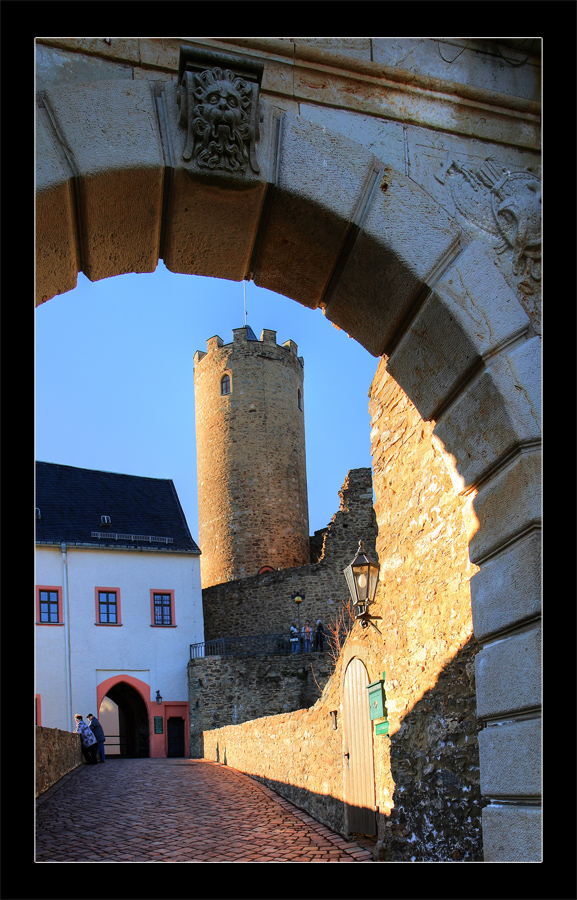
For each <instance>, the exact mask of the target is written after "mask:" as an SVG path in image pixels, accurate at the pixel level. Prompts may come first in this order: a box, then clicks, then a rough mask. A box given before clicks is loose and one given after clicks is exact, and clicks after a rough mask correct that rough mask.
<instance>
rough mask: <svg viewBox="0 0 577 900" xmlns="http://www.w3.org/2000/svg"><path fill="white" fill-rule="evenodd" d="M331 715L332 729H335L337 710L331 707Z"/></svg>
mask: <svg viewBox="0 0 577 900" xmlns="http://www.w3.org/2000/svg"><path fill="white" fill-rule="evenodd" d="M331 716H332V717H333V731H336V730H337V710H336V709H331Z"/></svg>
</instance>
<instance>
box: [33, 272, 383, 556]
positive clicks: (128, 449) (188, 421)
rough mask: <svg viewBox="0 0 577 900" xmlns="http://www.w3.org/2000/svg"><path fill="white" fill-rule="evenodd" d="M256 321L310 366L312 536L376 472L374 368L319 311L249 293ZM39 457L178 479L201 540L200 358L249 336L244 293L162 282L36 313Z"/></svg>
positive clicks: (107, 287)
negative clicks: (354, 484)
mask: <svg viewBox="0 0 577 900" xmlns="http://www.w3.org/2000/svg"><path fill="white" fill-rule="evenodd" d="M246 306H247V323H248V324H249V325H250V326H251V328H252V329H253V331H254V332H255V334H256V335H257V337H260V334H261V331H262V329H263V328H270V329H273V330H275V331H276V332H277V342H278V343H282V342H283V341H286V340H288V339H289V338H290V339H292V340H293V341H295V343H296V344H297V345H298V355H299V356H302V357H304V362H305V369H304V371H305V380H304V400H305V436H306V451H307V481H308V494H309V516H310V532H311V534H312V533H313V531H315V530H317V529H319V528H324V527H325V525H327V524H328V523H329V522H330V520H331V517H332V516H333V514H334V513H335V512H336V510H337V509H338V507H339V496H338V491H339V489H340V487H341V485H342V483H343V481H344V479H345V476H346V474H347V472H348V471H349V469H352V468H359V467H361V466H370V465H371V448H370V417H369V413H368V397H367V393H368V390H369V387H370V384H371V380H372V378H373V375H374V373H375V371H376V368H377V362H378V360H377V359H375V358H374V357H372V356H370V354H369V353H368V352H367V351H366V350H364V348H363V347H361V346H360V344H357V342H356V341H354V340H352V339H351V338H349V337H347V335H346V334H345V333H344V332H343V331H339V330H337V329H336V328H334V327H333V326H332V325H331V324H330V322H329V321H328V320H327V319H325V317H324V316H323V315H322V313H321V311H320V310H315V311H312V310H309V309H306V308H305V307H303V306H301V305H300V304H298V303H295V301H294V300H289V299H287V298H286V297H283V296H281V295H279V294H275V293H272V292H271V291H266V290H264V289H262V288H258V287H257V286H256V285H255V284H254V283H253V282H248V283H247V285H246ZM35 315H36V397H35V399H36V433H35V440H36V459H39V460H43V461H45V462H54V463H61V464H64V465H71V466H82V467H85V468H89V469H102V470H105V471H109V472H124V473H127V474H131V475H148V476H152V477H154V478H171V479H172V480H173V481H174V484H175V487H176V490H177V493H178V495H179V498H180V502H181V504H182V507H183V509H184V513H185V515H186V518H187V521H188V525H189V527H190V530H191V533H192V535H193V537H194V538H195V539H196V540H198V509H197V490H196V448H195V429H194V374H193V373H194V353H195V351H196V350H206V341H207V339H208V338H209V337H212V336H213V335H215V334H218V335H220V337H221V338H222V339H223V340H224V342H225V343H228V342H229V341H231V340H232V329H233V328H239V327H240V326H242V325H244V291H243V284H242V282H228V281H223V280H221V279H216V278H199V277H196V276H190V275H175V274H173V273H172V272H169V271H168V270H167V269H166V268H165V266H164V264H163V263H162V262H160V263H159V265H158V268H157V269H156V272H154V273H152V274H146V275H134V274H133V275H122V276H119V277H117V278H106V279H104V280H102V281H98V282H95V283H92V282H90V281H89V280H88V279H87V278H86V277H85V276H84V275H82V274H80V275H79V276H78V286H77V287H76V289H75V290H73V291H69V292H68V293H66V294H61V295H59V296H57V297H54V298H53V299H52V300H49V301H48V302H47V303H44V304H43V305H42V306H40V307H38V309H37V310H36V313H35Z"/></svg>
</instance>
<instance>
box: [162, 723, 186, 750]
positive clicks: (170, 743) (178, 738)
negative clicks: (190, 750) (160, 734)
mask: <svg viewBox="0 0 577 900" xmlns="http://www.w3.org/2000/svg"><path fill="white" fill-rule="evenodd" d="M166 737H167V748H166V755H167V756H184V719H181V718H180V717H176V716H171V717H170V718H169V720H168V721H167V723H166Z"/></svg>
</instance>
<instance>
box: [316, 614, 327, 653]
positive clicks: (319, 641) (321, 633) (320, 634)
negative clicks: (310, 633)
mask: <svg viewBox="0 0 577 900" xmlns="http://www.w3.org/2000/svg"><path fill="white" fill-rule="evenodd" d="M324 639H325V630H324V628H323V623H322V622H321V620H320V619H317V627H316V629H315V645H314V649H315V650H321V651H322V650H324Z"/></svg>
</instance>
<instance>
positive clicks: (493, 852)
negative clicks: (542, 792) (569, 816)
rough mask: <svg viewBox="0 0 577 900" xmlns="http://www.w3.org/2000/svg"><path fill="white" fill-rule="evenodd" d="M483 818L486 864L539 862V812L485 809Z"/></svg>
mask: <svg viewBox="0 0 577 900" xmlns="http://www.w3.org/2000/svg"><path fill="white" fill-rule="evenodd" d="M482 816H483V859H484V861H485V862H535V861H539V860H540V859H541V827H542V817H541V810H540V809H537V808H530V807H525V808H519V807H515V806H504V805H501V806H487V807H486V808H485V809H484V810H483V813H482Z"/></svg>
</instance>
